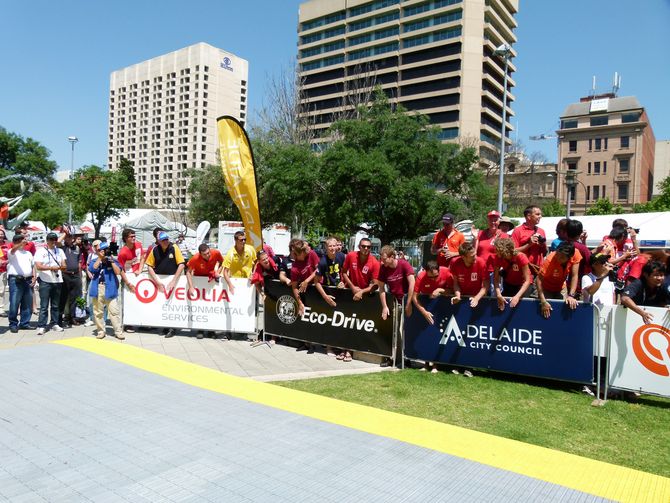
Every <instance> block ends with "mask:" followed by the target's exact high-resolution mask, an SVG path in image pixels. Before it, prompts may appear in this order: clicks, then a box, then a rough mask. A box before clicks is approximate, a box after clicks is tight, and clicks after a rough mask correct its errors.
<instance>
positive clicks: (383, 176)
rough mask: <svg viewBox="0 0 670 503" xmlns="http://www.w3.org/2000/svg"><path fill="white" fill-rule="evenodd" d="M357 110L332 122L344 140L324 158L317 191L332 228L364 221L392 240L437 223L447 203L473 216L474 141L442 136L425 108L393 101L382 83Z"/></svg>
mask: <svg viewBox="0 0 670 503" xmlns="http://www.w3.org/2000/svg"><path fill="white" fill-rule="evenodd" d="M359 116H360V118H358V119H350V120H343V121H339V122H336V123H335V124H334V125H333V126H332V128H331V134H332V135H333V136H334V137H335V138H338V140H337V141H335V142H334V143H333V144H332V145H331V146H330V147H329V148H328V149H327V150H326V151H325V152H324V154H323V155H322V156H321V158H320V161H321V170H320V173H319V176H318V179H317V183H316V184H315V186H314V192H315V195H316V197H317V198H318V200H319V206H320V210H321V215H322V219H323V223H324V224H325V227H326V228H328V230H329V231H331V232H338V231H339V232H346V233H350V232H351V231H353V230H354V229H355V228H356V227H357V226H358V225H360V224H361V223H363V222H365V223H367V224H368V225H370V226H371V227H372V233H373V234H374V235H375V236H377V237H379V238H380V239H381V240H382V242H385V243H389V242H391V241H394V240H396V239H402V238H405V239H413V238H415V237H418V236H420V235H422V234H425V233H426V232H429V231H432V230H433V229H435V228H436V227H437V226H438V221H439V217H440V215H442V214H443V213H444V212H445V211H452V212H455V213H456V214H457V215H459V216H469V215H468V213H469V212H470V211H471V209H472V208H475V207H477V203H476V197H475V198H473V197H472V195H473V190H472V187H470V186H469V182H471V181H476V182H478V184H479V185H478V187H479V188H480V189H481V187H482V185H483V183H481V178H479V177H477V176H474V173H475V172H474V166H475V163H476V160H477V155H476V153H475V151H474V150H473V149H467V148H466V149H461V148H460V147H459V146H458V145H455V144H443V143H441V141H440V139H439V137H438V130H437V129H435V128H431V127H429V126H428V118H427V117H426V116H425V115H419V114H409V113H407V112H406V111H405V110H404V109H403V108H402V107H398V108H397V109H393V107H392V106H391V105H390V104H389V102H388V100H387V98H386V96H385V95H384V94H383V93H382V92H381V90H377V92H376V93H375V97H374V100H373V102H372V104H371V106H370V107H369V108H368V109H361V111H360V113H359ZM475 185H477V184H475Z"/></svg>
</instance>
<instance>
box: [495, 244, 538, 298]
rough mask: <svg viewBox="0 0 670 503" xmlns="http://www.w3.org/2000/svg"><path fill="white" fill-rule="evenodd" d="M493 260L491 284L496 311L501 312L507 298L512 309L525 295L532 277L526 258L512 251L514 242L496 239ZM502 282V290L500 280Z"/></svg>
mask: <svg viewBox="0 0 670 503" xmlns="http://www.w3.org/2000/svg"><path fill="white" fill-rule="evenodd" d="M494 247H495V256H494V259H493V282H494V285H495V293H496V298H497V299H498V309H500V310H501V311H503V310H504V309H505V305H506V304H507V302H508V300H507V299H506V297H508V298H509V305H510V307H512V308H514V307H516V306H517V304H518V303H519V302H520V301H521V299H522V298H523V297H524V295H526V293H527V292H528V289H529V287H530V285H531V283H532V282H533V275H532V274H531V273H530V267H529V266H528V257H526V254H525V253H523V252H520V251H518V250H516V249H514V241H512V240H511V239H510V238H500V239H497V240H496V242H495V244H494ZM501 278H503V280H502V289H501V287H500V283H501V281H500V279H501Z"/></svg>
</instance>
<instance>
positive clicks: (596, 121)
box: [591, 115, 609, 126]
mask: <svg viewBox="0 0 670 503" xmlns="http://www.w3.org/2000/svg"><path fill="white" fill-rule="evenodd" d="M607 124H609V116H607V115H599V116H597V117H591V126H607Z"/></svg>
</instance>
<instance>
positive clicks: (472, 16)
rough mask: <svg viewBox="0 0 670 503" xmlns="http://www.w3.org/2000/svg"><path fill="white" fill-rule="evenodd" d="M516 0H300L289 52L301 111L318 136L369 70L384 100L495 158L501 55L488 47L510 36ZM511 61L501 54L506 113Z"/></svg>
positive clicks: (498, 136) (348, 104)
mask: <svg viewBox="0 0 670 503" xmlns="http://www.w3.org/2000/svg"><path fill="white" fill-rule="evenodd" d="M518 6H519V2H518V0H402V1H401V0H374V1H371V0H310V1H308V2H305V3H302V4H301V5H300V12H299V16H298V20H299V25H298V62H299V75H300V80H301V91H302V93H301V109H302V110H303V112H302V113H303V115H305V116H308V117H309V119H310V122H311V123H312V124H314V127H315V129H316V131H317V136H321V137H323V135H324V133H325V130H326V129H327V128H328V126H330V125H331V123H332V122H333V120H336V119H337V118H338V116H339V114H341V113H342V112H343V111H345V110H347V109H351V107H352V103H355V102H356V101H357V100H356V98H357V95H359V94H361V93H360V92H359V91H360V86H361V84H363V85H365V84H367V83H369V82H370V81H371V80H373V81H374V82H375V83H376V84H379V85H381V87H382V88H383V90H384V92H385V93H386V95H387V96H388V97H389V99H390V101H391V102H392V103H400V104H402V105H403V106H404V107H405V108H406V109H408V110H416V111H420V112H422V113H424V114H427V115H428V117H430V121H431V123H432V124H436V125H438V126H439V127H440V128H441V138H442V139H443V140H445V141H446V140H452V139H454V138H457V137H460V138H463V139H465V138H471V139H472V140H473V141H474V142H475V143H479V144H480V145H481V146H482V147H484V148H483V149H482V154H483V155H484V156H486V157H489V158H491V159H494V158H495V157H496V156H495V149H497V148H499V145H500V140H501V129H502V107H503V83H504V60H503V59H502V58H501V57H500V56H498V55H494V51H495V50H496V48H498V47H499V46H501V45H503V44H508V45H509V46H511V45H512V44H513V43H514V42H516V36H515V35H514V29H515V28H516V26H517V23H516V20H515V19H514V16H515V14H516V13H517V11H518ZM515 55H516V53H515V52H514V51H512V54H511V57H512V58H513V57H514V56H515ZM515 70H516V68H515V66H514V64H512V63H511V62H509V65H508V81H507V87H508V95H507V117H508V118H509V117H510V116H512V115H513V112H512V109H511V102H512V101H514V96H513V95H512V94H511V92H510V91H511V89H512V88H513V87H514V85H515V83H514V80H513V79H512V78H511V77H510V75H511V74H512V73H513V72H514V71H515ZM352 95H353V98H354V99H353V100H352V99H351V98H352ZM506 122H507V125H506V128H507V131H510V130H511V129H512V126H511V124H509V122H508V121H506ZM316 141H317V142H318V141H319V140H318V139H317V140H316ZM321 141H327V139H322V140H321Z"/></svg>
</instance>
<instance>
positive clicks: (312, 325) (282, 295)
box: [264, 280, 393, 356]
mask: <svg viewBox="0 0 670 503" xmlns="http://www.w3.org/2000/svg"><path fill="white" fill-rule="evenodd" d="M323 288H324V290H326V292H327V293H328V295H331V296H333V297H334V298H335V302H336V304H337V306H335V307H331V306H329V305H328V304H326V302H325V301H324V300H323V297H321V295H320V294H319V292H317V291H316V288H315V287H313V286H309V287H308V288H307V291H306V292H305V294H304V298H303V301H304V304H305V312H304V314H303V315H302V316H298V303H297V302H296V300H295V298H294V297H293V293H292V291H291V287H289V286H287V285H285V284H283V283H281V282H279V281H276V280H273V281H266V282H265V293H266V297H265V312H264V320H265V333H266V334H268V335H278V336H280V337H286V338H289V339H297V340H300V341H306V342H314V343H317V344H323V345H325V346H332V347H337V348H346V349H352V350H354V351H363V352H366V353H373V354H377V355H383V356H391V354H392V353H391V348H392V343H393V320H392V316H389V317H388V318H387V319H386V320H382V318H381V311H382V309H381V304H380V303H379V294H378V293H375V294H373V295H366V296H364V297H363V298H362V299H361V300H359V301H355V300H354V299H353V293H352V291H351V290H349V289H342V288H334V287H329V286H324V287H323Z"/></svg>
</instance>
